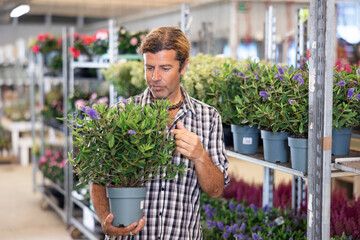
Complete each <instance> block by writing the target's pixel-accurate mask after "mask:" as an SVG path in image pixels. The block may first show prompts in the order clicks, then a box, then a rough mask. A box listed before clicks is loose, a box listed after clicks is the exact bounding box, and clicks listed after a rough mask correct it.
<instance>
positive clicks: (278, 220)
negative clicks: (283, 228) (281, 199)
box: [274, 216, 284, 226]
mask: <svg viewBox="0 0 360 240" xmlns="http://www.w3.org/2000/svg"><path fill="white" fill-rule="evenodd" d="M274 222H275V223H276V225H278V226H280V225H282V224H284V218H283V217H282V216H280V217H277V218H276V219H275V220H274Z"/></svg>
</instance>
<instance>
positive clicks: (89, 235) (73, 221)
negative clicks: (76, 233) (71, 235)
mask: <svg viewBox="0 0 360 240" xmlns="http://www.w3.org/2000/svg"><path fill="white" fill-rule="evenodd" d="M71 224H73V225H74V226H75V227H76V228H77V229H79V230H80V231H81V232H82V233H83V234H84V235H85V236H86V237H87V238H88V239H90V240H99V239H101V236H100V235H98V234H96V233H94V232H92V231H90V230H89V229H87V228H86V227H85V226H84V225H83V224H82V223H81V222H80V221H79V220H77V219H76V218H73V217H72V218H71Z"/></svg>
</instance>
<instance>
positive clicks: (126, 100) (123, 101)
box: [121, 99, 129, 104]
mask: <svg viewBox="0 0 360 240" xmlns="http://www.w3.org/2000/svg"><path fill="white" fill-rule="evenodd" d="M121 102H122V103H123V104H125V103H129V100H128V99H123V100H122V101H121Z"/></svg>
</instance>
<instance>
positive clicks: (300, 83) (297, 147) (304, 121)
mask: <svg viewBox="0 0 360 240" xmlns="http://www.w3.org/2000/svg"><path fill="white" fill-rule="evenodd" d="M286 86H287V88H288V89H289V90H290V91H286V92H287V94H286V96H287V98H288V104H287V105H286V106H285V107H284V112H283V114H282V115H281V119H282V120H283V121H284V122H286V123H287V126H288V131H289V132H290V136H289V137H288V145H289V147H290V156H291V158H290V160H291V167H292V168H293V169H295V170H298V171H301V172H304V173H305V174H306V173H307V170H308V169H307V166H308V140H307V138H308V124H309V73H308V65H307V62H306V59H305V58H303V59H301V60H300V68H299V69H298V70H295V72H294V75H292V78H290V79H289V81H288V85H286Z"/></svg>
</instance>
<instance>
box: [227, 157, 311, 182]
mask: <svg viewBox="0 0 360 240" xmlns="http://www.w3.org/2000/svg"><path fill="white" fill-rule="evenodd" d="M226 153H227V155H228V156H230V157H234V158H237V159H240V160H244V161H246V162H250V163H255V164H257V165H261V166H264V167H268V168H271V169H274V170H279V171H282V172H285V173H289V174H292V175H294V176H298V177H302V178H306V175H305V174H304V173H303V172H301V171H298V170H295V169H292V168H291V167H290V163H272V162H267V161H265V160H263V159H260V158H255V157H252V156H251V155H243V154H240V153H236V152H233V151H229V150H227V151H226Z"/></svg>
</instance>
